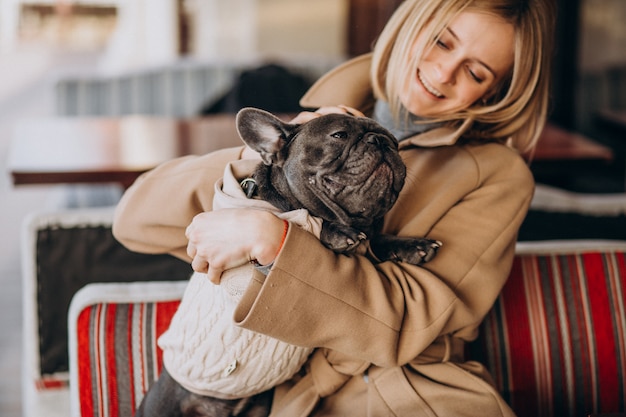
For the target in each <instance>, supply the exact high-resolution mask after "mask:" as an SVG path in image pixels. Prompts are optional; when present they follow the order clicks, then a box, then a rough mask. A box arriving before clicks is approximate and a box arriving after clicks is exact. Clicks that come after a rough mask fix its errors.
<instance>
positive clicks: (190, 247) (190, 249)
mask: <svg viewBox="0 0 626 417" xmlns="http://www.w3.org/2000/svg"><path fill="white" fill-rule="evenodd" d="M197 253H198V250H197V249H196V245H194V244H193V243H191V242H189V243H187V256H189V257H190V258H191V259H194V258H195V257H196V254H197Z"/></svg>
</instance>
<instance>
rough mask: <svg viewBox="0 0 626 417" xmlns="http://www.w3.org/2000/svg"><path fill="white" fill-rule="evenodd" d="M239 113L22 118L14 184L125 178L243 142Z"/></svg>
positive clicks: (13, 151)
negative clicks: (236, 116)
mask: <svg viewBox="0 0 626 417" xmlns="http://www.w3.org/2000/svg"><path fill="white" fill-rule="evenodd" d="M241 144H242V142H241V139H240V138H239V136H238V134H237V131H236V127H235V120H234V116H232V115H218V116H211V117H205V118H197V119H172V118H159V117H145V116H129V117H122V118H82V117H81V118H75V117H74V118H73V117H55V118H44V119H31V120H28V119H26V120H21V121H20V122H18V124H17V125H16V127H15V130H14V134H13V138H12V143H11V148H10V152H9V161H8V166H9V170H10V172H11V175H12V177H13V184H14V185H26V184H60V183H65V184H72V183H101V182H114V183H121V184H122V185H123V186H124V187H128V186H130V185H131V184H132V183H133V181H135V179H136V178H137V177H138V176H139V175H140V174H141V173H143V172H145V171H147V170H150V169H151V168H154V167H155V166H157V165H158V164H160V163H162V162H164V161H167V160H169V159H172V158H176V157H178V156H182V155H190V154H198V155H200V154H204V153H207V152H211V151H214V150H217V149H220V148H225V147H231V146H238V145H241Z"/></svg>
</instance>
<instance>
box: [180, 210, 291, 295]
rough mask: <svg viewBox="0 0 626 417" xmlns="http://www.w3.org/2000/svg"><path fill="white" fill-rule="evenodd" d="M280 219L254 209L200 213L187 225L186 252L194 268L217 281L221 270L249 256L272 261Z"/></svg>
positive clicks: (281, 228) (262, 261)
mask: <svg viewBox="0 0 626 417" xmlns="http://www.w3.org/2000/svg"><path fill="white" fill-rule="evenodd" d="M283 232H284V222H283V220H281V219H279V218H278V217H276V216H275V215H273V214H272V213H269V212H267V211H263V210H254V209H224V210H217V211H212V212H205V213H200V214H198V215H196V216H195V217H194V219H193V220H192V221H191V224H190V225H189V226H188V227H187V230H186V232H185V235H186V236H187V239H189V243H188V244H187V254H188V255H189V256H190V257H191V259H192V262H191V267H192V268H193V270H194V271H197V272H204V273H206V274H207V276H208V278H209V279H210V280H211V282H213V283H214V284H219V282H220V277H221V275H222V272H223V271H225V270H227V269H230V268H234V267H237V266H240V265H244V264H246V263H248V262H250V261H252V260H256V261H257V262H258V263H259V264H261V265H267V264H270V263H272V262H273V261H274V259H275V257H276V255H277V253H278V251H279V249H280V245H281V242H282V237H283Z"/></svg>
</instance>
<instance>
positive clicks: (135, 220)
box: [113, 147, 243, 261]
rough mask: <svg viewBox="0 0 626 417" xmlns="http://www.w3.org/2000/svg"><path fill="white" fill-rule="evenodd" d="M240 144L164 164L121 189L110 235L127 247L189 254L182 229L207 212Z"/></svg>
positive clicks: (179, 255) (183, 257) (187, 258)
mask: <svg viewBox="0 0 626 417" xmlns="http://www.w3.org/2000/svg"><path fill="white" fill-rule="evenodd" d="M242 150H243V147H237V148H228V149H223V150H219V151H216V152H213V153H210V154H207V155H203V156H186V157H182V158H177V159H174V160H171V161H169V162H165V163H163V164H162V165H160V166H158V167H157V168H155V169H153V170H152V171H149V172H147V173H145V174H143V175H142V176H140V177H139V178H138V179H137V181H135V183H134V184H133V185H132V186H131V187H130V188H129V189H128V190H126V192H125V193H124V195H123V196H122V199H121V200H120V202H119V204H118V206H117V208H116V210H115V216H114V219H113V235H114V236H115V238H116V239H117V240H118V241H120V242H121V243H122V244H123V245H125V246H126V247H128V248H129V249H130V250H133V251H136V252H144V253H171V254H173V255H175V256H177V257H179V258H181V259H184V260H187V261H191V260H190V259H189V257H188V256H187V252H186V250H187V238H186V237H185V229H186V228H187V226H189V224H190V223H191V220H192V219H193V217H194V216H195V215H196V214H198V213H201V212H203V211H210V210H211V208H212V203H213V194H214V188H213V187H214V184H215V182H216V181H217V180H218V179H219V178H221V177H222V175H223V173H224V168H225V166H226V164H227V163H228V162H230V161H234V160H237V159H240V157H241V151H242Z"/></svg>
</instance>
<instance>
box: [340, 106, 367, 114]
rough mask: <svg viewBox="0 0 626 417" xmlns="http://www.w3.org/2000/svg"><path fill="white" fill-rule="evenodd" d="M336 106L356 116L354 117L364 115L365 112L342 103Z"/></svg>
mask: <svg viewBox="0 0 626 417" xmlns="http://www.w3.org/2000/svg"><path fill="white" fill-rule="evenodd" d="M337 107H339V108H340V109H344V110H345V112H346V113H348V114H349V115H352V116H356V117H365V114H363V112H361V111H360V110H357V109H355V108H354V107H350V106H344V105H343V104H340V105H339V106H337Z"/></svg>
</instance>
